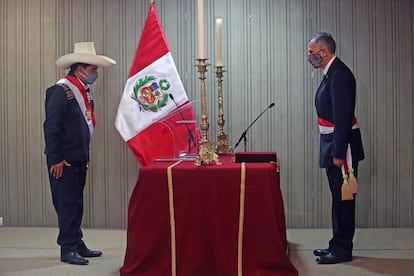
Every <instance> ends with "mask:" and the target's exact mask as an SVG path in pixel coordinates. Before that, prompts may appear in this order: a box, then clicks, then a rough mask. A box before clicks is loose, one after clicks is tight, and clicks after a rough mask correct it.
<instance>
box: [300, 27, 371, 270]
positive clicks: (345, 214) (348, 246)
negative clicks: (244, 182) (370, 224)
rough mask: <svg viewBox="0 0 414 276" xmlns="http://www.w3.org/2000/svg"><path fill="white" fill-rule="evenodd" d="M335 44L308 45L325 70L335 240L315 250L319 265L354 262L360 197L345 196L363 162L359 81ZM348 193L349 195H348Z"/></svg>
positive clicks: (324, 150)
mask: <svg viewBox="0 0 414 276" xmlns="http://www.w3.org/2000/svg"><path fill="white" fill-rule="evenodd" d="M335 50H336V43H335V40H334V39H333V38H332V36H331V35H330V34H328V33H318V34H316V35H314V36H313V37H312V38H311V39H310V40H309V42H308V61H309V62H310V63H311V64H312V66H313V67H315V68H320V69H322V70H323V74H324V77H323V80H322V82H321V84H320V85H319V88H318V90H317V92H316V97H315V106H316V112H317V115H318V124H319V129H320V133H321V134H320V160H319V164H320V167H321V168H325V170H326V174H327V176H328V181H329V187H330V190H331V194H332V228H333V229H332V230H333V237H332V239H331V240H330V241H329V247H328V248H326V249H315V250H314V252H313V253H314V255H315V256H318V258H317V259H316V262H317V263H319V264H335V263H341V262H347V261H351V260H352V248H353V242H352V240H353V237H354V233H355V194H353V193H356V191H352V192H349V195H348V197H346V196H345V197H344V188H347V187H348V186H345V184H346V185H349V184H348V178H349V180H350V181H351V178H353V179H352V180H355V178H354V176H355V177H356V176H357V173H358V162H359V161H361V160H363V159H364V150H363V146H362V140H361V133H360V130H359V127H358V124H357V121H356V118H355V116H354V112H355V98H356V81H355V77H354V75H353V73H352V72H351V70H350V69H349V68H348V67H347V66H346V65H345V64H344V63H343V62H342V61H341V60H340V59H339V58H338V57H336V56H335ZM345 191H346V190H345Z"/></svg>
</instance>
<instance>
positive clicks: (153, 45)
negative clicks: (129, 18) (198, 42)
mask: <svg viewBox="0 0 414 276" xmlns="http://www.w3.org/2000/svg"><path fill="white" fill-rule="evenodd" d="M188 103H189V100H188V97H187V94H186V92H185V90H184V87H183V84H182V82H181V79H180V76H179V75H178V72H177V68H176V67H175V63H174V60H173V58H172V55H171V52H170V50H169V48H168V44H167V41H166V39H165V37H164V34H163V31H162V29H161V25H160V23H159V21H158V17H157V14H156V12H155V9H154V3H152V4H151V5H150V10H149V13H148V17H147V20H146V22H145V26H144V29H143V31H142V35H141V39H140V41H139V43H138V47H137V50H136V52H135V57H134V61H133V63H132V66H131V69H130V72H129V75H128V80H127V82H126V84H125V87H124V92H123V95H122V98H121V101H120V103H119V107H118V112H117V116H116V120H115V127H116V129H117V130H118V132H119V134H120V135H121V136H122V138H123V139H124V141H125V142H126V143H127V144H128V146H129V148H130V149H131V150H132V152H133V153H134V155H135V157H136V158H137V160H138V162H139V163H140V164H141V165H142V166H146V165H148V164H149V163H151V162H152V161H154V160H155V159H157V158H160V157H174V156H176V155H177V154H183V153H184V154H185V153H190V152H193V153H194V152H195V151H197V149H196V148H195V147H196V143H190V142H189V140H188V136H189V135H190V136H191V135H193V137H195V138H196V139H197V141H196V142H198V139H199V132H198V130H197V127H196V124H195V123H188V122H192V121H194V115H193V111H192V109H191V107H189V108H186V106H190V105H189V104H188ZM178 106H179V107H181V108H180V110H181V111H179V112H173V111H174V110H176V109H177V107H178ZM180 121H181V122H184V123H181V124H180V123H177V122H180Z"/></svg>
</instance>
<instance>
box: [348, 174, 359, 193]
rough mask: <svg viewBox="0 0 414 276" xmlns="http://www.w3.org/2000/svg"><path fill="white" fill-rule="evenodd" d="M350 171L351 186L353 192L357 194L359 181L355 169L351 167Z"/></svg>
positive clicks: (349, 181)
mask: <svg viewBox="0 0 414 276" xmlns="http://www.w3.org/2000/svg"><path fill="white" fill-rule="evenodd" d="M348 172H349V179H348V183H349V186H351V192H352V193H353V194H356V193H357V191H358V182H357V179H356V177H355V175H354V169H352V168H349V169H348Z"/></svg>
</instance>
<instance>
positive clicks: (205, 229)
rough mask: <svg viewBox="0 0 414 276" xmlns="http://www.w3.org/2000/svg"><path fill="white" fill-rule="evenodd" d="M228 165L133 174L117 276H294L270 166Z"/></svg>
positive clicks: (175, 165) (166, 165)
mask: <svg viewBox="0 0 414 276" xmlns="http://www.w3.org/2000/svg"><path fill="white" fill-rule="evenodd" d="M233 160H234V157H233V155H221V156H220V161H221V162H222V165H215V164H214V162H213V164H210V165H203V166H200V167H198V166H195V165H194V161H179V162H176V161H173V162H154V163H152V164H151V165H149V166H147V167H143V168H141V169H140V171H139V176H138V181H137V183H136V185H135V188H134V190H133V193H132V195H131V198H130V202H129V208H128V230H127V247H126V253H125V259H124V265H123V267H122V268H121V269H120V273H121V275H124V276H125V275H134V276H136V275H157V276H158V275H173V276H174V275H183V276H187V275H196V276H204V275H206V276H207V275H208V276H210V275H216V276H218V275H239V276H240V275H280V276H289V275H298V273H297V271H296V269H295V268H294V266H293V265H292V264H291V262H290V260H289V258H288V256H287V239H286V228H285V214H284V207H283V199H282V194H281V191H280V186H279V185H280V184H279V172H278V170H277V167H276V164H275V163H271V162H268V163H235V162H234V161H233Z"/></svg>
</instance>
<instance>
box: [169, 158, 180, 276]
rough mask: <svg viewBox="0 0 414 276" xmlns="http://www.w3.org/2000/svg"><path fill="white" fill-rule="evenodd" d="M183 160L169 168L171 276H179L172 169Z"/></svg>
mask: <svg viewBox="0 0 414 276" xmlns="http://www.w3.org/2000/svg"><path fill="white" fill-rule="evenodd" d="M181 162H182V160H180V161H178V162H176V163H174V164H172V165H171V166H169V167H168V168H167V178H168V203H169V211H170V229H171V275H172V276H176V275H177V255H176V240H175V216H174V190H173V180H172V168H173V167H174V166H176V165H178V164H180V163H181Z"/></svg>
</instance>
